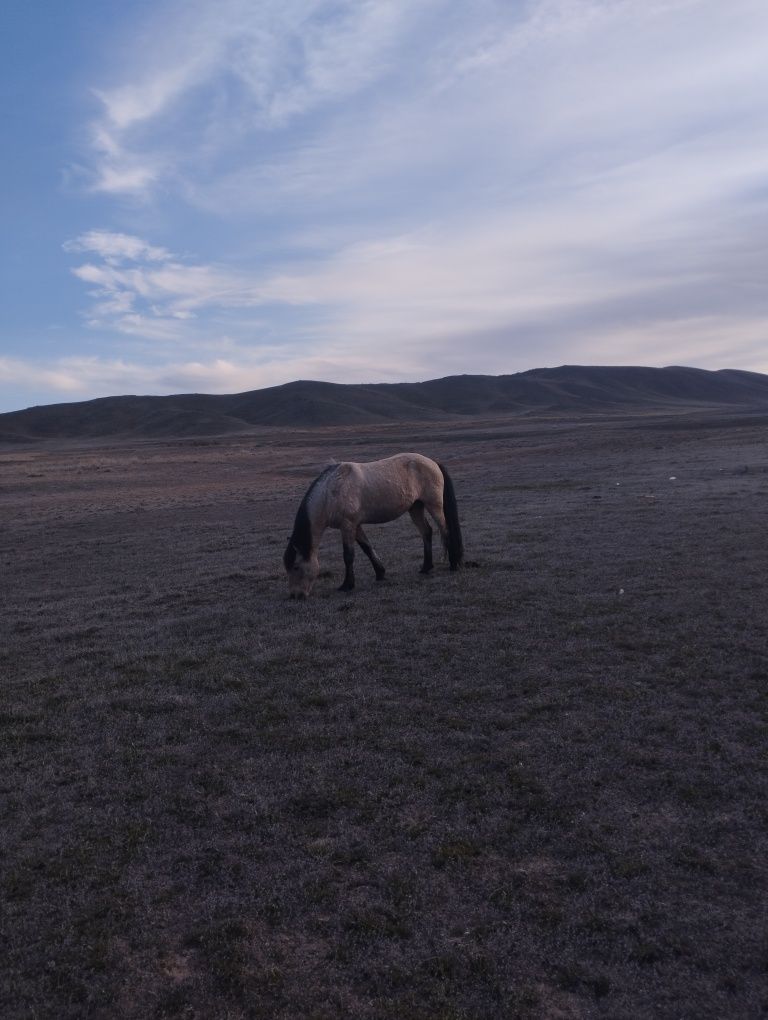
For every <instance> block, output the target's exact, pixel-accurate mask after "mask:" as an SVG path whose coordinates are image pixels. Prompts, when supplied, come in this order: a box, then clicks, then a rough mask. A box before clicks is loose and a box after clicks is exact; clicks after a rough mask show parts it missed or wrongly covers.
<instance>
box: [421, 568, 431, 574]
mask: <svg viewBox="0 0 768 1020" xmlns="http://www.w3.org/2000/svg"><path fill="white" fill-rule="evenodd" d="M419 573H420V574H431V573H432V567H422V568H421V570H420V571H419Z"/></svg>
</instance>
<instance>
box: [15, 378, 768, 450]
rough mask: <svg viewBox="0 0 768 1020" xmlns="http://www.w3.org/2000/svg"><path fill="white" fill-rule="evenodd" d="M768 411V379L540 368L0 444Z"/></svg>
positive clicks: (30, 413) (110, 401) (150, 407)
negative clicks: (473, 420) (645, 412)
mask: <svg viewBox="0 0 768 1020" xmlns="http://www.w3.org/2000/svg"><path fill="white" fill-rule="evenodd" d="M720 405H721V406H724V407H737V408H742V409H754V410H762V409H768V376H766V375H762V374H759V373H756V372H744V371H738V370H735V369H722V370H720V371H714V372H713V371H706V370H704V369H699V368H683V367H670V368H640V367H636V368H635V367H628V368H624V367H621V368H617V367H587V366H574V365H564V366H562V367H560V368H537V369H531V370H530V371H527V372H519V373H517V374H515V375H501V376H488V375H460V376H448V377H446V378H443V379H433V380H430V381H428V382H420V383H372V384H366V385H348V384H342V383H328V382H313V381H298V382H292V383H287V384H285V385H283V386H272V387H268V388H267V389H261V390H251V391H249V392H246V393H235V394H226V395H213V394H205V393H186V394H179V395H174V396H162V397H154V396H119V397H102V398H99V399H96V400H85V401H80V402H77V403H66V404H47V405H44V406H40V407H30V408H27V409H26V410H23V411H11V412H8V413H6V414H0V442H19V441H21V442H24V441H30V440H40V439H101V438H105V439H106V438H120V437H126V438H128V437H132V438H152V437H163V436H165V437H183V436H202V435H221V434H225V433H235V432H247V431H248V430H249V429H251V428H253V427H256V426H258V427H261V426H270V425H272V426H287V427H309V428H311V427H313V426H324V425H371V424H376V423H382V422H397V421H438V420H450V419H456V418H461V417H465V416H475V417H476V416H485V417H487V416H493V415H503V414H518V413H525V412H536V411H538V412H542V413H544V412H557V411H566V412H583V413H589V412H591V413H600V412H608V411H616V410H622V409H626V410H630V409H633V408H638V409H642V408H648V409H651V408H656V409H664V408H668V409H670V410H671V409H675V408H683V407H686V406H690V407H695V406H707V407H712V406H720Z"/></svg>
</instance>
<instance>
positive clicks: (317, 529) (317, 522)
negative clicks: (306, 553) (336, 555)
mask: <svg viewBox="0 0 768 1020" xmlns="http://www.w3.org/2000/svg"><path fill="white" fill-rule="evenodd" d="M309 525H310V530H311V532H312V552H313V553H316V552H317V550H318V548H319V547H320V539H321V538H322V537H323V535H324V534H325V530H326V528H327V527H328V519H327V517H326V515H325V514H318V515H315V516H313V517H312V519H311V520H310V522H309Z"/></svg>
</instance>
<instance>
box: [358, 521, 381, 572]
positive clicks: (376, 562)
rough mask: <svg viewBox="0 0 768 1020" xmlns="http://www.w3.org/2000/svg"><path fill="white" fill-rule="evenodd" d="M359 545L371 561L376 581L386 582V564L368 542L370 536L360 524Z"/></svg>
mask: <svg viewBox="0 0 768 1020" xmlns="http://www.w3.org/2000/svg"><path fill="white" fill-rule="evenodd" d="M357 544H358V545H359V546H360V548H361V549H362V550H363V552H364V553H365V555H366V556H367V557H368V559H369V560H370V561H371V565H372V566H373V569H374V571H375V572H376V580H377V581H383V580H384V575H385V574H386V570H385V569H384V564H383V563H382V562H381V560H380V559H379V557H378V556H377V555H376V550H375V549H374V548H373V546H372V545H371V543H370V542H369V541H368V536H367V535H366V533H365V532H364V531H363V526H362V524H358V526H357Z"/></svg>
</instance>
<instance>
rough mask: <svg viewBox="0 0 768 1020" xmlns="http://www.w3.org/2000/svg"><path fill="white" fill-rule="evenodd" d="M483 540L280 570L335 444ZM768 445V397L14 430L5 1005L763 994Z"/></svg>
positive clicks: (5, 729) (495, 1004) (539, 1003)
mask: <svg viewBox="0 0 768 1020" xmlns="http://www.w3.org/2000/svg"><path fill="white" fill-rule="evenodd" d="M403 449H416V450H419V451H420V452H423V453H425V454H427V455H430V456H434V457H437V458H439V459H441V460H443V461H445V463H446V464H447V465H448V466H449V469H450V471H451V474H452V475H453V477H454V480H455V483H456V487H457V493H458V497H459V504H460V511H461V516H462V522H463V526H464V531H465V539H466V547H467V557H468V560H469V561H470V562H471V563H472V564H473V567H472V568H468V569H467V570H465V571H463V572H462V573H460V574H459V575H452V574H450V573H449V572H448V571H447V569H446V568H445V567H444V566H443V567H442V568H438V569H436V571H435V574H434V575H433V576H431V577H426V578H425V577H422V576H420V575H419V574H418V568H419V565H420V556H421V542H420V539H419V537H418V535H417V533H416V531H415V529H413V528H412V526H411V524H410V522H409V521H408V520H407V519H406V520H403V521H401V522H397V523H395V524H391V525H386V526H383V527H380V528H371V529H370V531H371V532H372V534H373V536H374V541H375V544H376V546H377V549H378V551H379V553H380V555H381V557H382V559H383V560H384V562H385V564H386V566H387V569H388V580H387V581H386V582H384V583H383V584H378V585H377V584H376V583H375V582H374V580H373V573H372V571H371V572H370V574H369V572H368V569H367V567H368V565H367V563H365V562H364V561H363V558H362V557H361V562H360V564H359V569H358V571H357V574H358V588H357V590H356V591H355V592H354V593H353V594H351V595H342V594H339V593H338V592H336V590H335V588H336V585H337V584H338V581H339V578H340V575H341V572H342V565H341V554H340V548H339V544H338V539H337V536H335V535H334V534H332V533H331V534H329V535H328V536H327V538H326V540H325V541H324V546H323V555H322V565H323V567H324V568H327V569H328V570H329V571H330V572H331V573H332V574H333V576H327V577H321V579H320V581H319V582H318V585H317V587H316V591H315V594H314V595H313V597H312V598H311V599H310V601H309V602H308V603H306V604H296V603H291V602H289V601H288V600H287V598H286V594H287V590H286V587H285V582H284V578H283V575H282V568H281V563H280V558H281V555H282V550H283V547H284V545H285V541H286V538H287V535H288V533H289V532H290V528H291V524H292V520H293V514H294V512H295V510H296V507H297V505H298V502H299V499H300V497H301V495H302V493H303V491H304V489H305V488H306V486H307V484H308V483H309V481H311V479H312V478H313V477H314V475H315V474H317V472H318V471H319V470H320V469H321V468H322V467H323V465H324V464H325V463H326V461H327V460H328V459H329V458H330V457H335V458H337V459H351V460H367V459H372V458H374V457H378V456H384V455H388V454H390V453H394V452H397V451H399V450H403ZM767 510H768V447H767V446H766V434H765V428H764V424H761V423H760V422H759V421H753V420H752V419H750V417H749V416H737V417H733V416H732V417H730V418H728V417H725V416H722V415H720V416H716V415H709V416H707V415H705V414H703V413H699V414H686V415H678V416H676V417H671V416H670V417H660V416H647V417H643V416H631V415H628V416H625V417H622V418H598V417H593V418H591V419H586V418H582V419H576V418H574V419H565V418H552V419H546V418H543V417H538V418H535V419H533V418H532V419H516V420H509V421H506V422H500V421H499V420H494V421H487V422H484V423H468V424H463V423H462V424H461V425H452V426H450V427H448V426H445V425H428V426H425V425H419V426H407V425H389V426H377V427H373V428H367V429H365V430H361V429H359V428H336V429H321V430H316V431H312V432H310V431H297V430H293V431H291V430H272V431H270V430H264V431H263V433H262V432H260V433H258V434H255V435H252V436H248V437H242V436H241V437H230V438H225V439H220V440H219V439H206V440H187V441H177V442H174V441H164V442H147V443H143V444H133V445H127V444H123V445H114V446H111V447H106V446H95V445H92V446H85V445H80V446H68V447H67V446H60V447H54V446H48V447H41V446H37V447H34V448H27V449H22V448H14V449H12V450H6V451H5V452H3V451H2V450H0V519H1V520H2V530H0V570H1V571H2V578H3V580H2V598H3V617H2V641H1V642H0V675H1V677H2V684H1V686H0V753H2V757H3V767H2V771H1V772H0V796H1V797H2V801H1V803H0V818H1V821H2V825H1V828H0V840H1V841H2V842H1V850H2V862H3V863H2V869H1V871H0V894H1V895H2V910H1V911H0V938H1V939H2V955H3V959H4V961H5V966H4V968H3V970H2V975H1V976H0V1011H1V1012H2V1014H3V1016H7V1017H9V1018H10V1017H19V1018H21V1017H33V1016H34V1017H56V1018H66V1017H73V1018H74V1017H83V1016H92V1017H114V1016H120V1017H136V1018H139V1017H141V1018H146V1017H158V1018H159V1017H185V1018H190V1017H200V1018H207V1017H231V1018H240V1017H242V1018H245V1017H275V1018H286V1020H287V1018H293V1017H297V1016H301V1017H315V1018H318V1020H319V1018H336V1017H350V1018H351V1017H355V1018H358V1017H359V1018H379V1017H381V1018H385V1017H386V1018H390V1017H401V1018H403V1020H406V1018H407V1020H418V1018H423V1020H426V1018H435V1020H437V1018H443V1020H448V1018H454V1020H459V1018H461V1020H474V1018H486V1017H487V1018H490V1017H509V1018H512V1017H540V1016H553V1017H554V1016H559V1017H591V1016H605V1017H611V1018H627V1020H629V1018H638V1017H697V1018H698V1017H723V1016H729V1017H742V1016H743V1017H748V1016H749V1017H752V1016H758V1015H761V1014H762V1013H763V1012H765V1011H766V1009H768V993H766V960H767V957H766V949H767V947H766V942H765V930H766V925H765V922H766V906H765V904H766V902H768V899H767V898H766V892H768V890H767V889H766V885H767V884H768V883H766V865H765V860H766V849H767V847H766V820H767V819H766V815H767V813H768V809H767V808H766V799H765V795H766V757H765V746H766V736H768V720H767V719H766V707H767V698H766V679H767V673H768V665H767V664H768V599H767V598H766V579H767V578H768V543H767V542H766V519H767Z"/></svg>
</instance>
